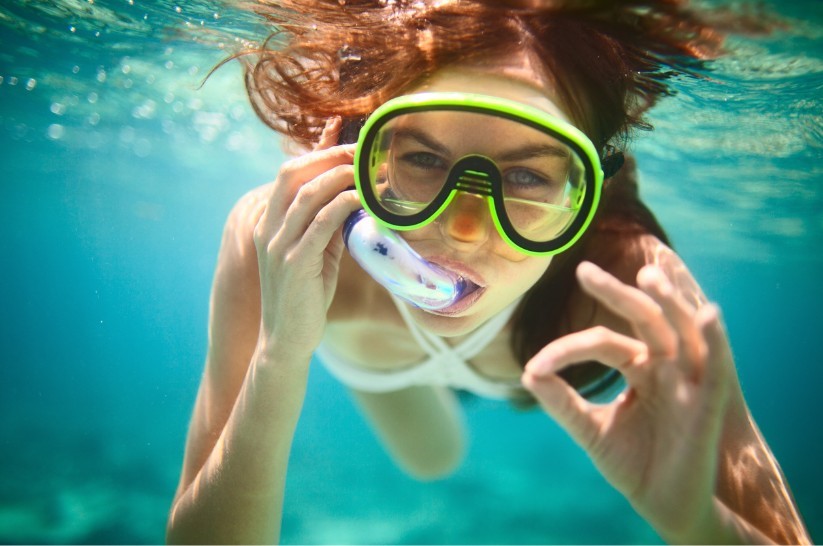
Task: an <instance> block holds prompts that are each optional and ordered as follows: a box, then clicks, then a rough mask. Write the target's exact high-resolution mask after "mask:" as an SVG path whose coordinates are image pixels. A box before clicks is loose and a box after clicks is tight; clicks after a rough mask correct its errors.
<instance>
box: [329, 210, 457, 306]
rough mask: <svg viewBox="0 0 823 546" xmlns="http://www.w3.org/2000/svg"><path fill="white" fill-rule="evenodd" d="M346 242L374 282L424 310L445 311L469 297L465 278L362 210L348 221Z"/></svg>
mask: <svg viewBox="0 0 823 546" xmlns="http://www.w3.org/2000/svg"><path fill="white" fill-rule="evenodd" d="M343 241H344V242H345V243H346V248H348V249H349V253H350V254H351V255H352V257H353V258H354V259H355V261H357V263H359V264H360V266H361V267H362V268H363V269H364V270H365V271H366V273H368V274H369V275H371V276H372V278H374V280H376V281H377V282H378V283H380V284H381V285H383V286H384V287H385V288H386V289H387V290H388V291H389V292H391V293H392V294H394V295H396V296H397V297H399V298H402V299H404V300H406V301H408V302H409V303H411V304H413V305H416V306H417V307H420V308H421V309H429V310H435V311H436V310H438V309H445V308H446V307H449V306H450V305H452V304H453V303H455V302H456V301H458V300H459V299H460V298H462V297H463V296H464V295H465V294H466V291H467V283H466V280H465V279H463V277H461V276H460V275H458V274H456V273H452V272H451V271H447V270H445V269H443V268H442V267H440V266H438V265H435V264H433V263H429V262H427V261H426V260H425V259H423V257H422V256H420V255H419V254H418V253H417V252H415V251H414V250H413V249H412V248H411V247H410V246H409V245H408V243H406V241H404V240H403V238H402V237H400V236H399V235H398V234H397V233H395V232H394V231H392V230H390V229H388V228H386V227H383V226H381V225H380V224H378V223H377V222H376V221H375V220H374V218H372V217H371V216H369V215H368V214H366V211H364V210H362V209H361V210H358V211H356V212H353V213H352V214H351V215H350V216H349V217H348V218H347V219H346V222H345V224H344V225H343Z"/></svg>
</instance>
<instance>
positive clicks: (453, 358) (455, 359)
mask: <svg viewBox="0 0 823 546" xmlns="http://www.w3.org/2000/svg"><path fill="white" fill-rule="evenodd" d="M518 303H519V301H516V302H514V303H513V304H512V305H510V306H509V307H507V308H506V309H504V310H503V311H501V312H500V313H499V314H498V315H496V316H494V317H492V318H491V319H489V320H488V321H487V322H485V323H484V324H482V325H481V326H480V327H479V328H478V329H477V330H475V331H474V332H472V333H471V334H470V335H469V337H467V338H466V339H465V340H464V341H463V342H462V343H460V344H459V345H457V346H456V347H451V346H449V345H448V344H447V343H446V342H445V341H444V340H443V338H441V337H438V336H436V335H434V334H432V333H431V332H427V331H425V330H423V329H421V328H420V327H419V326H418V325H417V324H416V323H415V322H414V320H413V319H412V317H411V314H410V313H409V310H408V308H407V307H406V304H404V303H402V302H400V301H398V300H396V299H395V304H396V305H397V308H398V309H399V310H400V315H401V316H402V317H403V320H404V321H405V322H406V326H408V328H409V331H410V332H411V334H412V336H413V337H414V339H415V341H417V343H418V344H419V345H420V347H421V348H422V349H423V350H424V351H425V352H426V354H428V355H429V358H428V359H427V360H424V361H423V362H421V363H419V364H414V365H412V366H409V367H406V368H402V369H399V370H372V369H366V368H363V367H362V366H358V365H357V364H356V363H354V362H350V361H346V360H344V359H342V358H340V357H339V356H338V355H336V354H335V353H334V351H333V350H332V349H331V348H330V347H329V346H327V345H326V344H325V343H321V344H320V346H319V347H318V348H317V350H316V351H315V355H317V357H318V359H319V360H320V362H322V363H323V365H324V366H325V368H326V369H327V370H328V371H329V372H330V373H331V374H332V375H333V376H335V377H336V378H337V379H338V380H339V381H340V382H341V383H343V384H344V385H346V386H347V387H350V388H352V389H355V390H359V391H365V392H390V391H396V390H400V389H404V388H406V387H411V386H416V385H437V386H445V387H452V388H455V389H462V390H466V391H470V392H472V393H474V394H478V395H480V396H485V397H487V398H497V399H509V398H512V397H513V396H516V395H518V394H522V392H523V387H522V386H521V385H520V382H519V381H517V380H514V381H503V380H495V379H491V378H489V377H486V376H484V375H482V374H480V373H479V372H478V371H477V370H475V369H474V368H472V366H471V365H470V364H469V363H468V362H467V361H468V360H470V359H471V358H473V357H475V356H477V355H478V354H479V353H480V352H481V351H482V350H483V349H485V348H486V346H487V345H488V344H489V343H490V342H491V341H492V340H493V339H494V338H495V337H496V336H497V334H499V333H500V332H501V331H502V330H503V328H504V327H505V326H506V324H507V323H508V322H509V319H510V318H511V316H512V314H513V313H514V310H515V308H516V307H517V304H518Z"/></svg>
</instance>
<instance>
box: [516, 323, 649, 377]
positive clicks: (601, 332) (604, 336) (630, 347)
mask: <svg viewBox="0 0 823 546" xmlns="http://www.w3.org/2000/svg"><path fill="white" fill-rule="evenodd" d="M646 355H647V348H646V345H645V344H644V343H643V342H641V341H638V340H636V339H633V338H631V337H628V336H624V335H622V334H618V333H617V332H614V331H613V330H610V329H608V328H605V327H603V326H595V327H594V328H589V329H587V330H583V331H580V332H575V333H573V334H569V335H566V336H563V337H561V338H560V339H557V340H555V341H553V342H551V343H549V344H548V345H546V346H545V347H544V348H543V349H542V350H541V351H540V352H539V353H537V354H536V355H535V356H534V357H532V358H531V360H529V362H528V363H526V366H525V370H526V371H527V372H529V373H530V374H532V375H534V376H535V377H547V376H552V375H555V374H557V372H559V371H561V370H563V369H565V368H567V367H569V366H572V365H574V364H579V363H580V362H588V361H591V360H594V361H597V362H601V363H603V364H605V365H606V366H609V367H611V368H615V369H616V370H618V371H619V372H620V373H622V374H623V375H624V376H625V378H626V381H627V382H628V383H629V385H631V386H632V387H635V388H637V389H639V390H643V389H644V388H645V385H646V383H647V379H646V375H647V374H646V373H645V371H644V370H643V369H642V364H643V363H644V362H645V361H646Z"/></svg>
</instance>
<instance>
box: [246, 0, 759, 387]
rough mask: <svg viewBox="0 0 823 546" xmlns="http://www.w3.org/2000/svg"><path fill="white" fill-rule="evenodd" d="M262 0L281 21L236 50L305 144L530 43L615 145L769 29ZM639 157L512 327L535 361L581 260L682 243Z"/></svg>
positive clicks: (669, 10) (470, 1)
mask: <svg viewBox="0 0 823 546" xmlns="http://www.w3.org/2000/svg"><path fill="white" fill-rule="evenodd" d="M250 9H252V10H254V11H256V12H257V13H259V14H260V15H261V16H262V17H264V18H265V19H266V20H267V21H268V23H270V24H271V25H273V32H272V34H271V35H270V36H269V37H268V39H267V40H266V41H265V42H263V43H262V44H261V45H260V47H258V48H256V49H254V50H250V51H243V52H240V53H238V54H237V55H235V57H236V58H239V59H240V60H241V61H242V62H244V64H245V68H246V87H247V90H248V94H249V97H250V99H251V103H252V105H253V107H254V109H255V111H256V113H257V115H258V116H259V117H260V119H261V120H263V121H264V122H265V123H266V124H268V125H269V126H270V127H271V128H273V129H274V130H276V131H278V132H280V133H282V134H284V135H285V136H287V137H288V138H289V139H291V140H292V141H294V142H296V143H297V144H299V145H302V146H304V147H310V146H311V145H312V144H313V143H314V142H316V141H317V139H318V137H319V135H320V133H321V132H322V130H323V127H324V126H325V124H326V121H327V120H328V119H329V118H331V117H333V116H341V117H343V118H349V119H356V118H362V117H366V116H368V114H369V113H371V112H372V111H373V110H374V109H375V108H376V107H377V106H379V105H380V104H382V103H383V102H385V101H386V100H388V99H390V98H392V97H394V96H396V95H398V94H401V93H403V92H404V90H406V89H408V88H410V87H412V86H414V85H415V84H418V83H420V82H422V81H424V80H425V79H426V78H427V77H428V76H430V75H432V74H433V73H434V72H436V71H438V70H440V69H442V68H443V67H447V66H449V65H455V64H466V63H472V62H480V61H482V60H483V59H489V58H494V57H497V58H499V57H500V56H501V55H506V54H510V53H527V54H528V55H529V56H530V57H529V58H530V59H535V60H537V62H538V65H539V67H538V69H540V70H543V71H544V74H545V75H547V76H548V77H549V78H551V81H552V83H553V84H554V85H555V88H556V90H557V93H558V95H559V99H560V100H561V102H562V103H563V105H562V106H564V107H565V108H566V110H567V112H568V114H569V115H570V117H571V119H572V121H573V122H574V123H575V125H577V126H578V128H580V129H581V130H582V131H583V132H584V133H586V134H587V135H588V136H589V138H590V139H591V140H592V142H593V143H594V144H595V145H596V146H597V147H598V148H599V149H600V151H601V152H602V151H603V150H604V149H605V147H606V146H607V145H608V144H614V145H618V146H621V145H622V144H623V143H624V141H625V140H626V138H627V137H628V136H629V135H630V133H631V132H632V130H634V129H646V128H649V126H648V124H647V123H646V122H645V121H644V119H643V114H644V113H645V112H646V111H647V110H648V109H649V108H650V107H651V106H652V105H654V104H655V102H657V100H658V99H659V98H661V97H663V96H665V95H668V94H670V93H671V89H670V86H669V80H670V79H671V78H672V77H673V76H676V75H682V74H695V73H696V71H697V70H699V69H700V68H701V66H702V63H703V62H704V61H705V60H707V59H711V58H713V57H714V56H716V55H717V54H719V53H720V52H721V49H722V41H723V40H722V38H723V35H724V33H725V32H727V31H729V30H742V29H748V30H757V29H756V28H753V27H754V26H755V25H756V24H757V21H758V14H748V15H745V14H743V15H740V14H738V15H733V16H732V15H730V14H729V13H728V12H722V13H721V12H720V11H718V10H712V11H706V10H702V11H697V10H693V9H692V8H690V7H689V6H688V4H687V2H686V1H684V0H646V1H642V0H620V1H618V0H532V1H531V2H529V1H528V0H521V1H515V0H508V1H503V0H257V2H256V3H254V4H252V5H250ZM709 20H711V21H713V23H710V22H709ZM633 166H634V165H633V162H632V161H631V160H629V161H627V165H626V166H625V167H624V168H623V170H622V171H621V172H620V173H618V175H617V176H616V177H615V178H613V179H611V180H610V181H609V182H608V183H607V185H606V188H605V189H604V195H603V199H602V202H601V206H600V208H599V210H598V213H597V217H596V219H595V221H594V222H593V224H592V226H591V227H590V228H589V231H588V232H587V234H586V235H585V236H584V238H583V239H582V240H581V241H580V242H579V243H578V244H577V245H575V247H573V248H572V249H570V250H568V251H566V252H565V253H563V254H561V255H559V256H555V258H554V259H553V260H552V262H551V265H550V266H549V268H548V270H547V271H546V273H545V275H544V276H543V278H541V280H540V281H538V283H537V284H536V285H535V286H533V287H532V288H531V289H530V290H529V291H528V292H527V294H526V297H525V298H524V299H523V301H522V303H521V305H520V308H519V310H518V312H517V314H516V318H515V327H514V332H513V335H512V348H513V350H514V352H515V354H516V355H517V357H518V358H519V359H520V361H521V362H522V363H523V364H525V363H526V362H527V361H528V360H529V359H530V358H531V357H532V356H533V355H534V354H536V353H537V351H539V350H540V349H541V348H542V347H543V346H544V345H545V344H546V343H548V342H549V341H551V340H553V339H555V338H556V337H558V336H560V335H562V334H564V333H566V331H567V329H568V323H567V321H566V320H564V319H565V318H566V317H567V316H568V312H567V306H568V301H569V294H570V293H572V291H573V290H574V289H576V279H575V275H574V271H575V268H576V266H577V264H579V263H580V261H581V260H583V259H591V260H593V261H595V262H600V263H601V265H604V266H607V267H608V262H610V261H612V260H619V259H620V256H621V253H623V252H627V251H628V249H629V248H630V246H631V245H632V244H633V243H635V242H636V241H637V237H638V236H639V235H642V234H651V235H654V236H656V237H658V238H659V239H661V240H662V241H663V242H664V243H668V241H667V238H666V235H665V233H664V232H663V230H662V228H661V227H660V225H659V224H658V222H657V220H656V219H655V218H654V215H653V214H652V213H651V212H650V211H649V210H648V208H647V207H646V206H645V205H644V204H643V203H642V202H641V200H640V198H639V195H638V191H637V184H636V180H635V178H634V170H633ZM603 249H609V250H608V252H605V253H604V252H603ZM606 371H607V369H606V368H605V366H603V365H601V364H598V363H585V364H582V365H579V366H575V367H573V368H571V369H569V370H567V371H566V372H565V376H564V377H565V378H566V380H567V381H569V382H570V383H571V384H572V385H574V386H575V387H585V386H586V385H587V384H591V383H592V382H595V381H596V380H597V379H598V378H600V377H602V376H603V374H604V373H605V372H606Z"/></svg>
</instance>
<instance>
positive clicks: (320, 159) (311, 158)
mask: <svg viewBox="0 0 823 546" xmlns="http://www.w3.org/2000/svg"><path fill="white" fill-rule="evenodd" d="M354 148H355V146H354V145H351V146H334V147H332V148H328V149H325V150H318V151H314V152H309V153H307V154H305V155H302V156H300V157H296V158H294V159H290V160H289V161H286V162H285V163H284V164H283V166H282V167H281V168H280V174H279V175H278V177H277V181H276V182H275V183H274V187H273V189H272V194H271V196H270V199H269V204H268V207H267V209H269V210H270V211H271V214H269V215H267V216H269V217H270V218H271V220H270V221H274V220H276V219H277V218H278V217H281V218H282V215H283V214H285V212H286V210H287V209H288V208H289V206H290V205H291V202H292V201H293V200H294V197H295V195H296V194H297V191H298V190H299V189H300V188H301V187H302V186H303V185H304V184H306V183H307V182H309V181H310V180H313V179H315V178H317V177H318V176H320V175H321V174H323V173H325V172H327V171H329V170H331V169H333V168H335V167H337V166H339V165H353V163H354Z"/></svg>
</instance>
